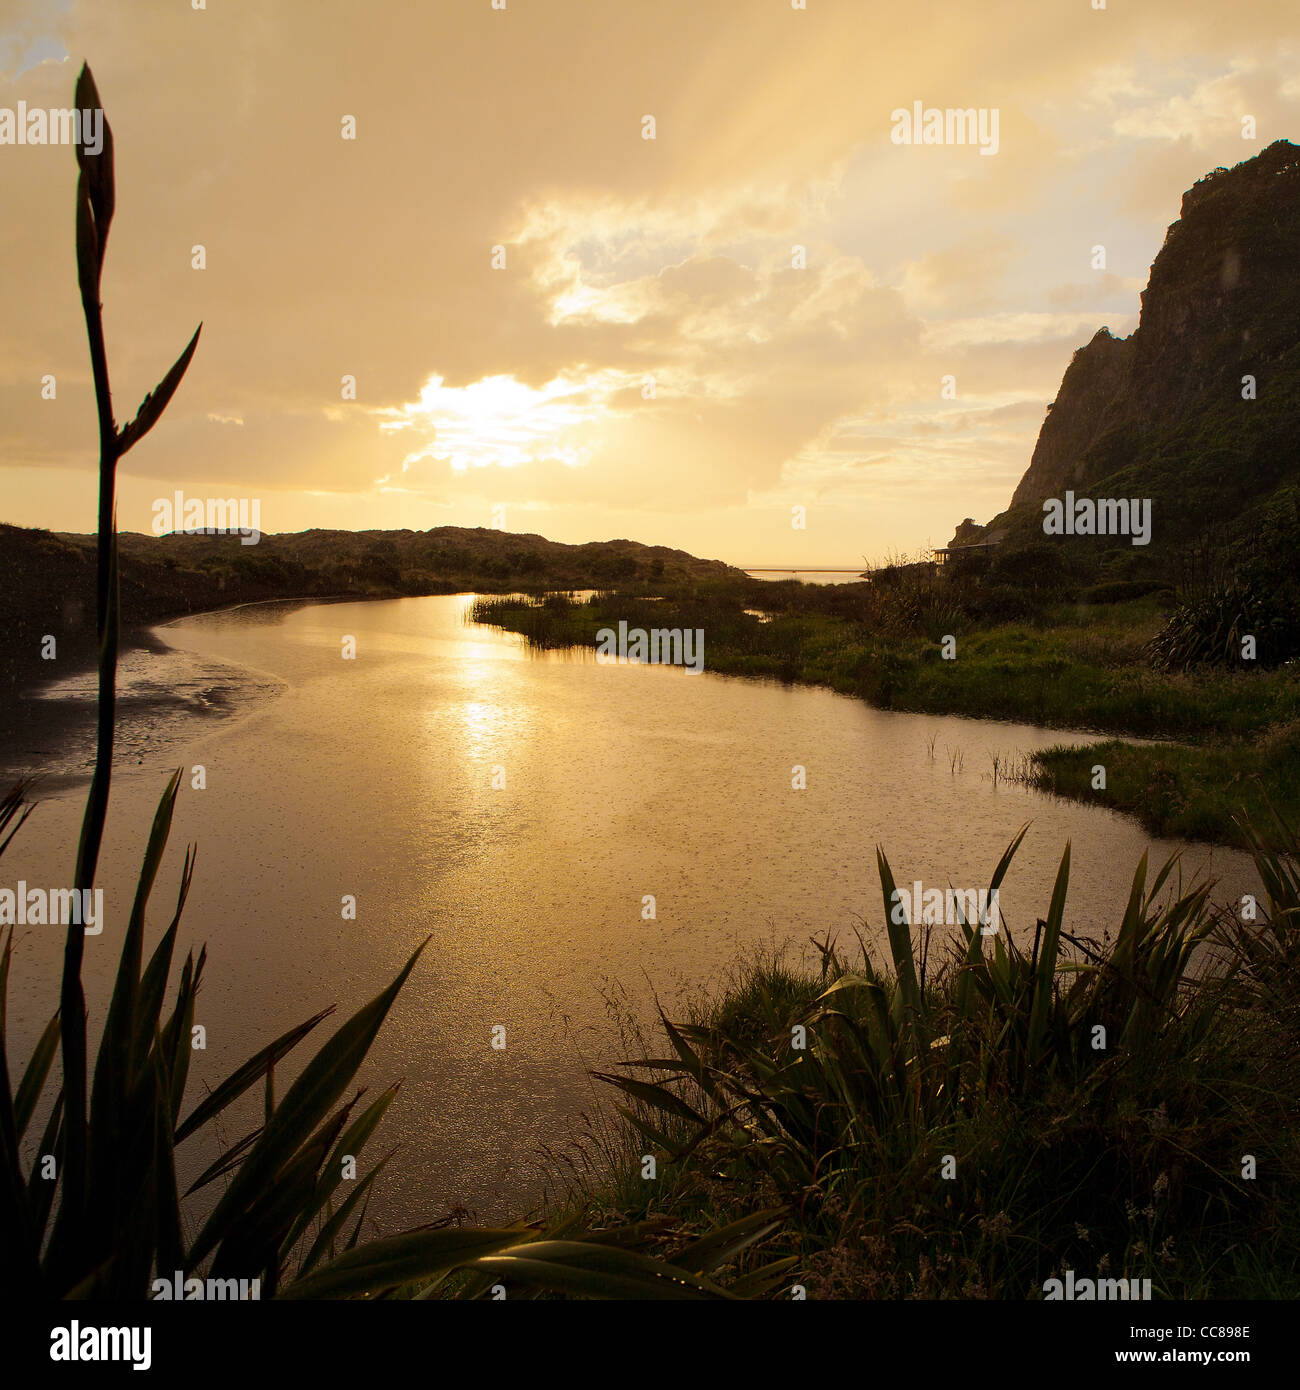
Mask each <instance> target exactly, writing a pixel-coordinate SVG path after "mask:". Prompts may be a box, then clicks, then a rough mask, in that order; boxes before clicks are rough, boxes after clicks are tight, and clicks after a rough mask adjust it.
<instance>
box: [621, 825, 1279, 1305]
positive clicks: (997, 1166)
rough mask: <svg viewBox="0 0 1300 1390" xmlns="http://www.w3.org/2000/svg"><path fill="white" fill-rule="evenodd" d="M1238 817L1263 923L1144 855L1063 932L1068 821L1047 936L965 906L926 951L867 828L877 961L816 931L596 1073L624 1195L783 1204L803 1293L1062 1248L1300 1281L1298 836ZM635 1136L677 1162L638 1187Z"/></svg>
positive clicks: (874, 1293)
mask: <svg viewBox="0 0 1300 1390" xmlns="http://www.w3.org/2000/svg"><path fill="white" fill-rule="evenodd" d="M1023 833H1024V832H1023V831H1022V832H1021V834H1022V835H1023ZM1249 833H1250V834H1251V835H1252V836H1253V845H1254V852H1255V854H1256V857H1257V865H1258V867H1259V870H1260V874H1261V879H1262V881H1263V882H1264V883H1265V884H1266V885H1267V891H1268V901H1267V903H1265V904H1262V905H1261V907H1262V917H1261V920H1260V921H1259V922H1242V921H1240V920H1238V919H1234V918H1231V917H1227V916H1224V915H1223V914H1221V913H1216V911H1215V910H1214V909H1212V908H1211V907H1210V906H1209V904H1208V897H1207V895H1208V891H1209V885H1207V884H1199V885H1198V884H1195V883H1194V884H1191V885H1188V886H1183V885H1182V884H1181V883H1179V882H1178V881H1177V879H1176V877H1175V869H1176V861H1175V860H1170V861H1169V862H1168V863H1166V864H1165V865H1164V866H1163V867H1162V868H1161V869H1160V870H1159V872H1157V873H1156V874H1155V875H1154V877H1150V876H1149V874H1148V868H1147V862H1146V859H1145V857H1144V859H1143V860H1142V862H1141V863H1140V864H1139V866H1138V868H1137V870H1136V872H1135V874H1134V877H1133V882H1132V887H1131V892H1130V896H1129V900H1128V905H1127V908H1126V910H1125V911H1124V914H1123V916H1122V917H1121V918H1120V920H1119V921H1118V922H1117V923H1116V924H1115V928H1114V931H1113V934H1112V933H1107V934H1106V935H1105V936H1104V937H1103V938H1102V939H1101V940H1089V939H1085V938H1081V937H1076V936H1074V935H1073V934H1071V933H1070V932H1069V931H1068V929H1067V917H1066V906H1067V897H1068V887H1069V866H1070V856H1069V848H1068V846H1067V848H1066V851H1065V854H1064V856H1063V857H1062V861H1061V865H1060V869H1059V871H1058V875H1057V880H1056V884H1055V888H1054V890H1053V893H1052V897H1051V902H1050V904H1049V905H1048V907H1047V911H1046V915H1045V916H1044V917H1042V918H1040V919H1039V920H1038V922H1037V924H1036V929H1035V933H1034V937H1033V946H1032V949H1021V948H1018V947H1017V946H1016V945H1015V943H1014V942H1013V941H1012V940H1011V939H1010V938H1009V937H1005V936H1003V935H1002V934H998V935H997V936H995V937H994V938H992V945H991V947H990V946H987V945H986V943H985V942H984V941H983V939H982V938H981V937H980V936H979V934H978V932H976V931H974V930H972V929H971V928H970V927H969V926H963V929H962V934H961V938H960V939H959V940H958V941H957V942H956V944H955V945H953V946H952V947H951V948H950V949H949V950H948V951H947V952H943V951H940V952H937V953H936V952H935V950H934V949H933V942H932V941H930V940H928V939H927V936H926V934H925V933H914V932H913V931H912V930H911V929H910V928H907V927H905V926H904V927H899V926H896V925H894V924H893V923H892V922H891V919H890V916H889V912H888V907H889V903H890V901H891V898H890V893H891V891H892V887H893V874H892V870H891V868H890V865H889V862H888V860H887V859H886V857H885V855H884V853H883V852H879V854H878V867H879V871H880V880H881V892H882V904H883V906H884V909H885V921H886V923H887V924H889V925H887V927H886V931H885V937H886V940H887V947H886V951H885V960H884V962H883V963H882V962H877V961H876V960H874V959H873V957H872V954H871V953H870V952H868V951H866V950H864V948H863V945H862V942H861V939H860V938H859V942H858V949H857V951H856V952H850V953H847V954H842V953H841V952H839V951H838V950H836V949H835V948H834V946H833V945H831V944H830V943H825V944H824V946H823V952H822V965H821V969H820V972H814V973H811V974H810V973H809V972H806V971H804V972H799V971H790V970H787V969H785V968H782V967H780V966H779V965H778V964H775V963H773V962H770V961H769V962H758V963H755V964H754V965H753V966H752V967H751V968H750V969H749V970H748V972H747V973H746V975H745V977H744V978H743V979H741V980H740V981H738V982H737V983H736V984H735V985H734V986H733V988H732V989H731V990H730V991H728V993H727V995H726V996H725V997H724V998H722V999H721V1000H719V1001H717V1002H716V1003H715V1004H714V1005H713V1006H712V1007H710V1008H709V1009H706V1010H703V1011H701V1012H700V1013H698V1014H697V1015H696V1016H695V1017H694V1018H693V1019H692V1021H691V1022H689V1023H677V1024H674V1023H671V1022H670V1021H669V1020H668V1019H667V1018H666V1017H664V1018H663V1021H662V1042H660V1043H658V1044H656V1045H654V1046H652V1047H650V1048H648V1049H645V1050H642V1051H641V1052H639V1053H638V1054H637V1055H636V1056H635V1058H634V1059H633V1060H629V1061H627V1062H625V1063H623V1064H622V1065H621V1066H620V1068H619V1069H618V1070H617V1071H614V1072H609V1073H606V1074H604V1076H603V1079H604V1080H605V1081H606V1083H607V1084H609V1085H610V1086H612V1087H613V1088H615V1090H616V1091H618V1092H620V1093H621V1095H622V1098H623V1102H624V1111H623V1113H624V1115H625V1117H626V1121H627V1124H628V1126H629V1131H628V1133H627V1135H626V1136H625V1158H624V1172H623V1175H622V1178H621V1179H620V1180H619V1181H618V1182H617V1183H616V1184H615V1186H614V1188H613V1192H614V1194H615V1201H616V1203H617V1204H620V1205H621V1210H622V1211H623V1213H624V1216H625V1219H629V1220H631V1219H634V1218H635V1217H637V1216H639V1215H641V1214H643V1213H644V1212H645V1211H646V1210H648V1209H649V1207H650V1206H651V1205H653V1208H654V1210H655V1211H656V1212H657V1213H659V1214H660V1215H668V1216H672V1217H675V1218H677V1219H680V1220H690V1219H692V1217H693V1216H694V1215H698V1214H699V1213H701V1212H709V1213H711V1214H712V1215H713V1217H714V1219H721V1218H722V1217H723V1216H725V1215H726V1214H727V1213H730V1212H739V1211H743V1210H745V1209H747V1207H750V1206H752V1205H754V1204H769V1203H784V1204H787V1205H788V1206H790V1207H791V1209H792V1210H793V1212H794V1217H793V1219H792V1221H791V1223H790V1224H789V1226H788V1227H787V1228H785V1229H784V1230H783V1231H782V1233H781V1235H780V1237H779V1238H778V1240H777V1242H776V1244H775V1246H774V1251H775V1252H778V1253H779V1254H781V1255H783V1256H784V1257H785V1258H786V1259H787V1260H788V1261H789V1262H790V1263H789V1266H788V1269H787V1270H786V1271H784V1272H783V1273H782V1276H781V1279H782V1288H787V1287H788V1286H789V1285H791V1284H793V1283H795V1282H799V1283H803V1284H804V1285H805V1286H806V1287H807V1289H808V1291H809V1294H810V1295H811V1296H840V1297H887V1298H896V1297H953V1298H972V1297H974V1298H987V1297H1000V1298H1028V1297H1036V1296H1041V1290H1042V1286H1043V1283H1044V1281H1045V1280H1046V1279H1048V1278H1050V1277H1053V1276H1054V1275H1058V1274H1059V1273H1060V1272H1062V1271H1063V1270H1064V1269H1066V1268H1072V1269H1075V1270H1078V1271H1081V1272H1087V1273H1094V1274H1099V1275H1101V1276H1104V1277H1114V1278H1134V1277H1138V1278H1150V1279H1151V1280H1152V1284H1153V1287H1154V1289H1155V1290H1156V1291H1157V1296H1158V1297H1164V1298H1192V1297H1232V1296H1246V1297H1276V1296H1286V1297H1295V1296H1296V1295H1297V1293H1298V1292H1300V1259H1298V1258H1297V1257H1298V1256H1300V1220H1297V1217H1298V1216H1300V1100H1297V1096H1298V1095H1300V1086H1298V1084H1297V1083H1300V1020H1298V1019H1297V1009H1296V999H1297V984H1298V983H1300V875H1298V874H1297V869H1296V857H1295V853H1294V851H1295V841H1294V837H1293V836H1292V839H1291V845H1292V852H1291V853H1290V854H1283V853H1278V852H1276V851H1273V850H1271V849H1269V848H1268V847H1267V845H1266V843H1265V841H1264V839H1263V838H1262V837H1260V836H1259V835H1258V833H1256V832H1253V831H1251V832H1249ZM1286 833H1288V834H1290V831H1289V829H1287V831H1286ZM1020 838H1021V837H1020V836H1018V837H1017V838H1016V840H1015V841H1013V843H1012V844H1011V846H1009V848H1008V851H1007V853H1006V854H1005V855H1004V857H1003V859H1002V861H1001V862H1000V863H999V865H998V866H997V868H996V869H995V871H994V873H993V875H992V877H991V883H990V886H991V887H996V886H997V885H998V884H999V883H1000V882H1001V879H1002V877H1003V876H1004V875H1005V873H1006V872H1007V870H1008V868H1009V867H1010V864H1011V861H1012V858H1013V857H1014V854H1015V852H1016V849H1017V848H1018V845H1019V842H1020ZM797 1028H802V1029H804V1030H805V1033H804V1038H805V1042H806V1046H804V1047H803V1048H799V1047H798V1046H797V1045H796V1042H795V1039H796V1038H797V1037H798V1034H797V1032H796V1029H797ZM1098 1029H1102V1030H1104V1032H1102V1033H1099V1032H1097V1031H1096V1030H1098ZM647 1146H649V1147H654V1148H658V1149H659V1150H660V1151H662V1153H663V1155H664V1161H663V1164H662V1169H663V1170H664V1171H663V1172H662V1173H661V1179H660V1182H659V1183H658V1184H657V1185H656V1187H655V1189H654V1191H653V1193H650V1192H647V1191H643V1192H641V1193H639V1194H638V1191H637V1188H636V1184H635V1182H634V1181H630V1180H629V1178H628V1174H629V1171H630V1163H629V1160H628V1158H627V1156H626V1155H627V1154H630V1153H631V1152H633V1151H636V1152H638V1153H639V1152H642V1151H644V1150H645V1149H646V1148H647ZM1244 1155H1251V1156H1253V1158H1254V1160H1255V1163H1256V1164H1257V1176H1256V1177H1255V1178H1253V1179H1248V1178H1245V1177H1243V1156H1244ZM945 1173H949V1174H950V1176H945Z"/></svg>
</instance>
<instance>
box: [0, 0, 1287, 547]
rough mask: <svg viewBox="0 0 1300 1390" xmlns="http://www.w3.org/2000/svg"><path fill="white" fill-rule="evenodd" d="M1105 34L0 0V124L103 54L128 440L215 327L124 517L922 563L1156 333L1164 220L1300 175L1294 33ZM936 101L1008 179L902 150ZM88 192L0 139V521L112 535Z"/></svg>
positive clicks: (1034, 11)
mask: <svg viewBox="0 0 1300 1390" xmlns="http://www.w3.org/2000/svg"><path fill="white" fill-rule="evenodd" d="M1096 3H1097V0H1018V3H1006V2H1005V0H986V2H984V3H980V4H973V3H970V0H946V2H945V3H927V0H910V3H908V4H903V5H889V4H885V3H879V4H877V3H871V4H867V3H865V0H806V3H802V0H793V3H792V0H653V3H652V0H495V4H494V0H429V3H420V4H415V3H395V2H391V0H370V2H369V3H364V4H363V3H356V0H349V3H339V2H338V0H276V2H275V3H268V4H257V5H253V4H248V3H238V4H237V3H234V0H207V3H206V4H202V7H201V8H197V9H196V8H195V5H199V4H201V0H129V3H128V0H0V113H2V112H3V111H4V110H5V109H6V108H8V109H10V110H13V111H15V112H17V111H18V109H19V106H18V104H19V103H20V102H25V103H26V105H27V108H28V109H31V108H33V107H42V108H53V107H67V106H70V105H71V104H72V97H73V91H74V86H75V82H76V75H77V71H78V69H79V67H80V64H81V62H82V61H83V60H85V61H88V62H89V63H90V65H91V67H92V69H93V71H94V75H95V79H96V82H97V84H98V87H99V92H100V96H101V99H102V101H103V103H104V109H105V111H106V113H107V117H108V120H109V121H110V123H111V125H112V129H113V135H114V142H115V156H116V172H117V212H116V217H115V219H114V222H113V226H112V230H111V234H110V238H109V243H108V251H107V260H106V264H105V270H104V280H103V288H102V295H103V303H104V316H105V326H106V336H107V342H108V351H109V362H110V370H111V374H112V382H113V389H114V405H115V414H116V417H117V419H118V421H119V423H122V422H124V421H125V420H126V419H128V418H129V417H130V416H131V415H132V414H133V413H134V411H135V409H136V407H137V406H138V404H139V402H140V400H141V399H142V398H143V396H144V395H145V393H146V392H147V391H149V390H150V389H152V387H153V386H154V384H155V383H156V381H157V380H158V379H159V378H160V377H161V376H162V375H163V373H164V372H165V371H166V369H167V368H168V367H169V366H170V364H171V362H172V361H173V359H174V358H175V357H176V356H177V355H178V354H179V352H180V350H181V348H182V347H183V346H184V345H185V343H186V342H187V340H188V338H189V336H190V334H191V333H192V332H193V330H194V327H195V325H196V324H198V323H199V322H200V321H202V323H203V333H202V338H201V341H200V344H199V348H198V352H197V354H196V356H195V358H194V361H193V363H192V364H191V366H190V369H189V372H188V374H187V376H186V379H185V381H184V383H183V384H182V386H181V389H180V391H179V392H178V393H177V395H176V397H175V399H174V401H173V403H172V405H171V406H170V407H169V409H168V411H167V413H166V415H165V416H164V417H163V420H162V422H161V423H160V424H159V425H158V426H157V428H156V429H155V430H154V431H153V433H152V434H151V435H150V436H149V437H148V438H147V439H145V440H144V441H143V442H142V443H140V444H139V445H137V446H136V448H135V449H134V450H133V451H132V452H131V453H130V454H129V455H128V456H127V457H126V458H125V459H124V460H123V462H122V464H121V468H120V473H119V503H118V521H119V526H120V528H121V529H123V530H136V531H148V530H149V529H150V528H151V525H152V521H153V517H154V515H155V510H156V508H155V504H156V503H157V502H158V501H159V500H160V499H163V498H168V499H170V498H172V497H173V496H174V494H175V493H176V492H177V491H178V490H179V491H181V492H182V493H183V495H184V497H186V498H196V497H197V498H206V497H221V498H250V499H252V498H256V499H258V500H259V502H260V510H261V518H262V521H261V525H262V529H263V531H266V532H278V531H297V530H302V529H305V528H307V527H313V526H322V527H339V528H346V529H368V528H374V527H383V528H400V527H410V528H412V529H419V530H424V529H427V528H429V527H433V526H444V525H456V526H492V525H499V526H504V528H505V529H506V530H508V531H515V532H538V533H540V534H542V535H544V536H547V537H550V538H551V539H554V540H560V541H570V542H581V541H588V540H608V539H613V538H616V537H628V538H631V539H633V540H638V541H643V542H646V543H648V544H659V545H670V546H675V547H680V548H682V549H685V550H689V551H691V552H693V553H695V554H698V555H702V556H705V557H708V558H716V559H722V560H726V561H728V562H730V563H733V564H739V565H744V566H785V565H823V566H838V565H843V566H856V565H860V564H861V563H862V561H863V560H864V559H869V560H873V561H876V560H880V559H883V558H886V557H895V556H899V555H909V556H910V555H915V554H916V553H918V552H920V551H921V550H922V549H924V548H925V547H927V546H929V545H943V544H946V542H947V540H948V539H949V538H950V536H951V535H952V532H953V529H954V527H955V526H956V524H957V523H958V522H959V521H960V520H961V519H962V518H963V517H966V516H973V517H975V518H976V519H977V520H979V521H987V520H988V519H989V518H990V517H991V516H993V515H994V514H996V513H997V512H999V511H1001V510H1002V509H1003V508H1004V507H1005V506H1006V504H1007V502H1008V501H1009V499H1010V495H1011V492H1012V490H1013V488H1014V486H1015V484H1016V482H1017V481H1018V480H1019V478H1020V476H1021V475H1022V474H1023V472H1024V470H1025V468H1026V467H1027V466H1028V464H1029V460H1030V456H1031V454H1032V452H1033V447H1034V441H1035V439H1036V437H1037V434H1038V430H1039V427H1040V425H1041V424H1042V421H1043V418H1044V414H1045V410H1046V407H1047V405H1048V403H1049V402H1050V401H1051V400H1052V399H1053V397H1054V396H1055V394H1056V390H1057V387H1058V385H1059V382H1060V378H1061V375H1062V373H1063V372H1064V370H1065V368H1066V367H1067V365H1068V364H1069V361H1070V357H1071V354H1072V353H1073V352H1074V351H1075V350H1076V349H1077V348H1079V347H1081V346H1082V345H1083V344H1084V343H1086V342H1087V341H1088V340H1089V339H1090V338H1091V337H1092V336H1093V334H1094V333H1095V332H1096V331H1097V329H1098V328H1100V327H1102V326H1103V325H1105V326H1107V327H1109V328H1110V330H1111V331H1112V332H1114V333H1115V334H1117V335H1119V336H1123V335H1125V334H1127V333H1129V332H1131V331H1132V330H1133V329H1134V328H1135V327H1136V325H1137V316H1138V313H1139V309H1140V295H1141V292H1142V290H1143V288H1144V287H1145V284H1146V281H1147V275H1148V271H1149V268H1150V265H1151V262H1152V260H1153V259H1154V258H1155V255H1156V253H1157V252H1158V251H1159V249H1160V246H1161V244H1162V242H1163V240H1164V236H1165V232H1166V229H1167V227H1168V226H1169V224H1170V223H1172V222H1173V221H1175V220H1176V218H1177V216H1178V211H1179V200H1180V197H1181V195H1182V193H1183V191H1184V190H1185V189H1187V188H1188V187H1190V186H1191V184H1192V183H1194V182H1195V180H1196V179H1197V178H1199V177H1201V176H1203V175H1204V174H1205V173H1207V172H1208V171H1209V170H1211V169H1214V168H1216V167H1218V166H1224V165H1226V166H1231V165H1233V164H1235V163H1238V162H1239V161H1241V160H1243V159H1247V158H1249V157H1251V156H1252V155H1253V154H1255V153H1257V152H1258V151H1259V150H1260V149H1261V148H1263V147H1264V146H1265V145H1267V144H1270V143H1271V142H1272V141H1273V140H1276V139H1279V138H1287V139H1294V140H1297V142H1300V119H1297V113H1298V105H1300V62H1298V61H1297V59H1300V11H1297V9H1296V6H1295V3H1294V0H1277V3H1274V2H1273V0H1240V2H1239V3H1234V4H1232V5H1223V4H1219V3H1211V0H1141V2H1140V3H1138V0H1109V3H1107V4H1106V6H1105V8H1094V5H1095V4H1096ZM917 102H919V103H921V106H922V111H923V113H924V112H925V111H928V110H931V109H937V110H939V111H945V110H949V109H953V110H957V109H962V110H965V109H973V110H976V111H982V112H983V113H984V114H985V117H986V127H985V131H986V134H987V133H989V132H991V131H992V130H993V128H994V127H993V126H992V124H991V122H992V121H993V119H994V113H996V132H997V140H996V146H994V145H993V144H992V142H991V141H989V140H985V142H984V146H983V147H981V145H980V144H979V143H962V144H958V143H955V142H954V143H933V144H925V143H919V142H913V143H902V141H901V136H902V135H903V134H904V133H905V132H904V131H903V129H902V122H901V121H900V120H899V119H897V118H896V117H895V114H894V113H895V112H898V111H906V112H908V113H909V115H910V113H911V112H912V110H913V109H914V103H917ZM648 117H651V118H653V124H652V125H651V123H650V122H649V121H647V118H648ZM349 118H351V122H350V123H349ZM349 136H351V137H353V138H346V137H349ZM648 136H653V138H647V137H648ZM986 150H987V153H986V152H985V151H986ZM75 187H76V162H75V157H74V152H73V150H72V149H71V148H69V147H67V146H58V145H18V144H0V211H2V213H3V215H2V216H0V520H3V521H8V522H12V523H16V524H20V525H24V526H43V527H48V528H50V529H52V530H59V531H92V530H94V527H95V505H96V481H95V468H96V424H95V406H94V394H93V387H92V383H91V377H90V367H89V359H88V356H87V350H86V338H85V327H84V321H83V319H82V314H81V305H80V300H79V297H78V293H77V285H76V273H75V255H74V245H73V231H74V228H73V195H74V192H75ZM1097 247H1104V249H1105V257H1104V259H1105V264H1104V267H1103V266H1102V265H1100V264H1099V258H1098V256H1097V254H1096V251H1095V249H1094V248H1097ZM196 248H202V251H201V253H200V252H199V251H198V250H197V249H196ZM200 262H201V267H200V265H199V263H200ZM51 377H52V378H53V383H52V386H51V383H50V381H49V378H51ZM349 381H351V382H354V383H355V385H354V387H350V386H349V385H348V384H347V383H348V382H349ZM51 397H52V398H51ZM801 523H802V524H801Z"/></svg>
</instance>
